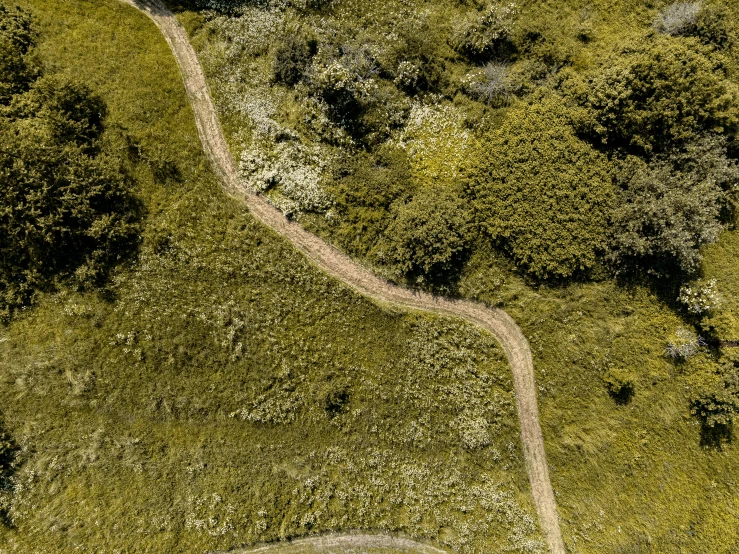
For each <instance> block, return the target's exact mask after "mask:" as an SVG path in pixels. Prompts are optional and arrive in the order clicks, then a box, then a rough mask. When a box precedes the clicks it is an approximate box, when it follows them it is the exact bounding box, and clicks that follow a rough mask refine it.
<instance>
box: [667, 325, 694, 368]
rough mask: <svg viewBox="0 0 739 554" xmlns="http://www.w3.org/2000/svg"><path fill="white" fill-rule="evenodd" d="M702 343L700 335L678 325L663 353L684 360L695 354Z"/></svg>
mask: <svg viewBox="0 0 739 554" xmlns="http://www.w3.org/2000/svg"><path fill="white" fill-rule="evenodd" d="M703 345H704V342H703V339H702V338H701V337H699V336H698V335H696V334H695V333H694V332H693V331H691V330H690V329H685V328H684V327H680V328H679V329H677V330H676V331H675V333H674V334H673V335H672V336H671V337H670V339H669V341H668V342H667V347H666V348H665V354H666V355H667V357H669V358H672V359H673V360H676V361H685V360H687V359H688V358H691V357H693V356H695V355H696V354H697V353H698V352H699V351H700V348H701V346H703Z"/></svg>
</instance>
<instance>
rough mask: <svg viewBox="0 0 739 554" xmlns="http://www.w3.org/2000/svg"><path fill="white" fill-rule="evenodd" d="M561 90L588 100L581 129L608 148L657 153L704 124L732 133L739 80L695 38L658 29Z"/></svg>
mask: <svg viewBox="0 0 739 554" xmlns="http://www.w3.org/2000/svg"><path fill="white" fill-rule="evenodd" d="M563 88H564V90H565V91H566V92H567V93H568V94H570V95H572V96H574V97H575V98H576V99H577V100H578V101H579V102H580V104H581V105H582V106H583V107H584V108H585V110H584V112H583V115H584V117H583V118H582V119H581V120H580V121H579V122H578V127H579V130H580V131H581V132H582V133H583V134H585V135H587V136H589V137H591V138H592V139H593V140H594V141H596V142H597V143H599V144H601V145H604V146H606V147H608V148H625V149H627V150H629V151H631V152H633V153H635V154H639V155H652V154H653V153H656V152H664V151H665V150H669V149H670V148H671V147H673V146H675V145H680V144H684V143H685V142H689V141H691V140H696V139H698V138H699V137H700V136H702V135H704V134H706V133H707V132H710V133H715V134H725V135H727V136H732V135H733V134H734V133H735V132H736V130H737V124H738V123H739V110H738V108H737V99H738V98H739V93H738V89H737V86H736V85H735V84H733V83H731V82H729V81H728V80H727V79H726V78H725V73H724V69H723V68H722V63H721V60H720V59H719V58H715V57H712V56H711V53H710V51H708V50H707V49H706V47H705V46H702V45H701V44H700V43H698V42H697V40H695V39H675V38H672V37H667V36H657V37H655V38H653V39H647V40H642V41H640V42H637V43H635V44H633V45H631V46H629V47H627V48H624V49H623V50H622V51H621V52H620V53H619V54H618V55H616V56H613V57H611V58H610V59H609V60H608V61H607V62H606V63H605V64H604V65H603V67H602V68H600V69H598V70H597V71H596V72H593V73H591V74H590V75H589V76H586V77H585V78H581V77H575V78H572V79H568V80H565V84H564V87H563Z"/></svg>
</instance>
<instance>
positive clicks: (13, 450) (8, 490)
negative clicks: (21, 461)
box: [0, 419, 20, 525]
mask: <svg viewBox="0 0 739 554" xmlns="http://www.w3.org/2000/svg"><path fill="white" fill-rule="evenodd" d="M19 451H20V448H19V447H18V444H16V442H15V440H14V439H13V437H12V436H11V435H10V433H8V431H7V429H5V424H4V422H3V420H2V419H0V523H4V524H6V525H7V524H9V523H10V521H9V517H8V510H9V508H10V501H11V498H10V495H11V494H12V492H13V474H14V473H15V469H16V467H17V465H18V453H19Z"/></svg>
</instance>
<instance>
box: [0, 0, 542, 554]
mask: <svg viewBox="0 0 739 554" xmlns="http://www.w3.org/2000/svg"><path fill="white" fill-rule="evenodd" d="M19 3H20V4H21V5H22V6H23V7H25V8H27V9H30V10H32V12H33V14H34V15H35V17H36V18H37V22H38V26H39V30H40V31H41V37H42V38H41V44H40V48H39V55H40V58H41V59H42V61H43V62H44V64H45V65H46V66H47V71H48V72H55V71H58V72H63V73H68V74H70V75H73V76H74V77H75V78H76V79H80V80H82V81H84V82H86V83H87V84H89V85H90V86H91V87H92V88H93V89H94V90H95V91H96V92H98V93H99V94H101V95H102V96H103V97H104V99H105V100H106V102H107V103H108V106H109V108H110V117H109V121H108V125H109V127H110V128H114V127H119V128H123V130H125V132H127V133H128V134H129V135H130V136H131V137H132V139H133V142H134V143H135V144H138V148H137V150H138V152H139V155H140V162H139V163H138V165H137V169H136V179H137V183H138V193H139V194H140V196H141V197H142V199H143V200H144V203H145V205H146V208H147V212H148V214H147V220H146V225H145V231H144V237H143V239H144V240H143V244H142V247H141V251H140V252H139V254H138V255H137V256H136V257H135V258H134V259H132V260H130V261H129V262H127V263H126V264H125V265H124V266H123V267H121V268H119V270H118V271H117V272H116V274H115V275H114V277H113V279H112V281H111V283H110V285H109V286H108V287H106V289H105V290H101V291H99V292H88V293H79V292H75V291H72V290H65V289H62V290H60V291H59V292H58V293H56V294H53V295H46V296H44V297H42V298H41V301H40V302H39V304H38V305H37V306H35V307H33V308H30V309H28V310H26V311H25V312H24V313H21V314H19V315H18V316H17V317H16V318H15V320H14V321H13V322H12V323H11V324H10V325H9V326H7V327H3V328H2V329H0V380H1V381H2V387H0V406H1V410H2V415H3V419H4V421H5V425H6V427H7V430H8V431H9V432H10V433H11V434H12V436H13V437H14V438H15V441H16V442H17V443H18V444H19V445H20V446H21V448H22V450H21V453H20V462H21V463H20V465H19V467H18V469H17V471H16V473H15V476H14V479H15V483H16V487H15V491H14V493H13V499H12V505H11V508H10V511H9V514H10V519H11V520H12V523H13V525H12V526H3V527H0V551H2V552H19V553H21V552H22V553H27V552H70V551H78V552H101V551H109V552H162V553H164V552H167V553H169V552H204V551H208V550H214V549H225V548H231V547H234V546H238V545H242V544H252V543H255V542H269V541H274V540H279V539H282V538H289V537H294V536H303V535H306V534H310V533H316V532H325V531H329V530H341V529H346V528H349V529H376V530H380V531H381V530H392V531H394V532H398V533H403V534H406V535H411V536H417V537H422V538H427V539H429V540H433V541H436V542H439V543H443V544H446V545H448V546H451V547H452V548H454V549H455V550H458V551H463V552H495V551H503V550H506V549H512V550H518V551H521V550H523V551H527V550H528V551H540V550H541V544H542V542H541V538H540V536H539V534H538V531H537V527H536V523H535V514H534V511H533V506H532V503H531V499H530V497H529V496H528V482H527V478H526V473H525V471H524V467H523V461H522V455H521V450H520V444H519V433H518V426H517V423H516V415H515V407H514V398H513V395H512V385H511V379H510V371H509V369H508V367H507V364H506V361H505V358H504V356H503V355H502V353H501V351H500V349H499V348H498V347H497V346H496V345H495V343H494V342H493V340H492V339H491V338H490V337H489V336H486V335H484V334H482V333H480V332H479V331H477V330H476V329H475V328H473V327H471V326H469V325H464V324H460V323H457V322H454V321H451V320H448V319H443V318H436V317H426V316H424V315H419V314H406V313H400V312H395V311H389V310H387V309H385V308H380V307H378V306H376V305H374V304H372V303H371V302H369V301H367V300H366V299H364V298H362V297H360V296H358V295H357V294H355V293H354V292H352V291H350V290H348V289H347V288H346V287H344V286H342V285H340V284H339V283H337V282H335V281H333V280H332V279H330V278H328V277H326V276H325V275H323V274H322V273H320V272H319V271H317V270H316V269H314V268H313V267H312V266H311V265H309V264H308V263H307V262H306V261H305V259H304V258H303V257H302V256H301V255H299V254H298V253H296V252H295V251H294V250H292V249H291V248H290V247H289V246H288V245H287V244H286V243H285V242H284V241H282V240H281V239H280V238H279V237H277V236H275V235H274V234H273V233H271V232H270V231H268V230H266V229H265V228H263V227H261V226H260V225H258V224H257V223H255V221H254V220H253V219H252V218H251V217H250V216H249V215H248V213H247V212H246V210H245V209H244V207H243V206H242V205H240V204H239V202H238V201H236V200H233V199H230V198H228V197H227V196H225V194H224V193H223V192H222V190H221V188H220V185H219V183H218V182H217V181H216V179H215V177H214V176H213V174H212V173H211V171H210V168H209V165H208V162H207V160H206V158H205V157H204V155H203V153H202V148H201V145H200V141H199V140H198V137H197V134H196V130H195V126H194V121H193V115H192V112H191V109H190V107H189V104H188V102H187V99H186V97H185V94H184V89H183V87H182V82H181V78H180V75H179V72H178V70H177V67H176V64H175V62H174V59H173V58H172V56H171V54H170V52H169V49H168V48H167V45H166V43H165V42H164V40H163V38H162V37H161V35H160V34H159V32H158V31H157V29H156V28H155V27H154V25H153V24H152V23H151V22H150V21H149V20H148V19H147V18H146V17H145V16H144V15H143V14H141V13H139V12H137V11H136V10H135V9H133V8H131V7H129V6H125V5H123V4H122V3H119V2H117V1H115V0H80V1H75V2H67V1H65V0H32V1H31V0H24V1H21V2H19ZM165 162H166V164H165ZM162 164H165V166H167V167H170V168H171V167H172V164H174V166H175V167H176V168H177V171H170V172H168V174H167V176H164V177H163V176H161V175H160V174H158V173H157V172H156V171H154V170H153V169H156V167H159V166H161V165H162ZM167 164H168V165H167Z"/></svg>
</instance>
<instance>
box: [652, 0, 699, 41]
mask: <svg viewBox="0 0 739 554" xmlns="http://www.w3.org/2000/svg"><path fill="white" fill-rule="evenodd" d="M702 9H703V2H674V3H672V4H670V5H669V6H667V7H666V8H665V9H663V10H662V11H661V12H660V13H659V14H658V15H657V17H656V18H655V20H654V28H655V29H657V30H658V31H659V32H660V33H665V34H667V35H672V36H688V35H694V34H695V33H696V31H697V22H698V15H699V14H700V12H701V10H702Z"/></svg>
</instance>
